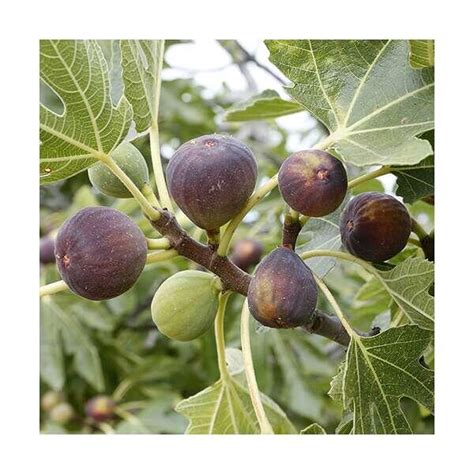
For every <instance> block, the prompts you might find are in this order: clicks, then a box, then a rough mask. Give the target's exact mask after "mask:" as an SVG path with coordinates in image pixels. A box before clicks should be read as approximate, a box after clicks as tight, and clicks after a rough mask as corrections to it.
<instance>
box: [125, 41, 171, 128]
mask: <svg viewBox="0 0 474 474" xmlns="http://www.w3.org/2000/svg"><path fill="white" fill-rule="evenodd" d="M120 50H121V52H122V70H123V81H124V87H125V96H126V97H127V99H128V100H129V102H130V104H131V105H132V108H133V119H134V121H135V127H136V129H137V132H143V131H145V130H147V129H148V128H149V127H150V125H151V124H152V123H153V122H155V123H156V122H157V121H158V117H157V114H158V101H159V97H160V94H159V90H158V87H157V86H158V85H159V84H160V81H161V79H160V72H161V65H162V62H163V52H164V40H121V41H120Z"/></svg>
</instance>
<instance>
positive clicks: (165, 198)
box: [149, 40, 173, 211]
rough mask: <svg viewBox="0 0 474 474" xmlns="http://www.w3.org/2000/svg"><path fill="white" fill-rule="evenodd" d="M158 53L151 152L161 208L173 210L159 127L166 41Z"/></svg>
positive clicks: (162, 42)
mask: <svg viewBox="0 0 474 474" xmlns="http://www.w3.org/2000/svg"><path fill="white" fill-rule="evenodd" d="M159 48H160V49H159V51H158V67H157V70H156V77H157V80H156V93H155V104H154V110H152V111H151V115H152V120H151V127H150V130H149V133H150V151H151V163H152V166H153V175H154V176H155V182H156V188H157V190H158V196H159V199H160V202H161V207H164V208H165V209H168V210H169V211H172V210H173V203H172V202H171V198H170V195H169V192H168V186H167V185H166V180H165V175H164V173H163V165H162V163H161V150H160V130H159V127H158V119H159V116H160V96H161V70H162V69H163V57H164V52H165V41H164V40H163V41H160V46H159Z"/></svg>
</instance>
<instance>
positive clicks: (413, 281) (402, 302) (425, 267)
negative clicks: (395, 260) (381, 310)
mask: <svg viewBox="0 0 474 474" xmlns="http://www.w3.org/2000/svg"><path fill="white" fill-rule="evenodd" d="M377 278H378V279H379V281H380V282H381V283H382V286H383V287H384V289H385V290H386V291H387V292H388V294H389V295H390V296H391V297H392V299H393V300H394V302H395V303H396V304H397V305H398V307H399V308H400V309H401V310H402V311H403V313H404V314H405V315H406V316H407V317H408V319H410V321H412V322H413V323H414V324H417V325H418V326H420V327H421V328H424V329H427V330H431V331H432V330H433V326H434V298H433V297H432V296H431V295H430V294H429V290H430V288H431V286H432V285H433V282H434V265H433V263H432V262H429V261H428V260H424V259H423V258H419V257H418V258H408V259H407V260H405V261H403V262H402V263H400V264H399V265H397V266H396V267H395V268H393V269H392V270H388V271H378V272H377Z"/></svg>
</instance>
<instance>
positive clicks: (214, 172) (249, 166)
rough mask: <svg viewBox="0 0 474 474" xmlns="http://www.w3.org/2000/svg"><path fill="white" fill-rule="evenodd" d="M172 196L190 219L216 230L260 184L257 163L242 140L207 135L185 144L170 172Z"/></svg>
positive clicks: (238, 209) (206, 228)
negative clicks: (258, 182)
mask: <svg viewBox="0 0 474 474" xmlns="http://www.w3.org/2000/svg"><path fill="white" fill-rule="evenodd" d="M166 176H167V180H168V186H169V190H170V194H171V196H172V197H173V199H174V200H175V201H176V204H177V205H178V206H179V207H180V208H181V210H182V211H183V212H184V213H185V214H186V216H187V217H189V219H190V220H191V221H192V222H194V223H195V224H196V225H197V226H198V227H200V228H201V229H205V230H209V231H212V230H216V229H219V227H220V226H222V225H223V224H225V223H226V222H227V221H229V220H230V219H231V218H232V217H234V216H235V215H236V214H238V212H239V211H240V210H241V209H242V208H243V207H244V205H245V203H246V201H247V199H248V198H249V197H250V195H251V194H252V192H253V190H254V188H255V184H256V181H257V162H256V161H255V158H254V156H253V154H252V152H251V151H250V149H249V148H248V147H247V146H246V145H245V144H244V143H242V142H241V141H239V140H237V139H235V138H232V137H227V136H222V135H204V136H202V137H199V138H195V139H193V140H190V141H188V142H186V143H184V144H183V145H182V146H181V147H180V148H178V150H177V151H176V153H175V154H174V155H173V156H172V158H171V160H170V162H169V165H168V168H167V170H166Z"/></svg>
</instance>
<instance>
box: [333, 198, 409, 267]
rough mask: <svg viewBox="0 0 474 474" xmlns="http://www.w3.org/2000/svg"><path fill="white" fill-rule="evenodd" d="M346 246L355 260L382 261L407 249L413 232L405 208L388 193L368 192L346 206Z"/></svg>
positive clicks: (343, 232) (343, 218)
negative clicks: (356, 258) (406, 246)
mask: <svg viewBox="0 0 474 474" xmlns="http://www.w3.org/2000/svg"><path fill="white" fill-rule="evenodd" d="M339 230H340V232H341V240H342V243H343V244H344V247H345V248H346V249H347V250H348V251H349V252H350V253H351V254H352V255H355V256H356V257H359V258H362V259H364V260H368V261H370V262H383V261H384V260H388V259H389V258H392V257H394V256H395V255H397V253H399V252H400V251H401V250H403V249H404V248H405V245H406V244H407V242H408V237H410V233H411V218H410V214H409V213H408V211H407V209H406V207H405V206H404V205H403V204H402V203H401V202H400V201H398V200H397V199H395V198H394V197H392V196H389V195H388V194H383V193H377V192H368V193H362V194H359V195H357V196H356V197H355V198H353V199H352V200H351V201H349V203H348V204H347V206H346V208H345V209H344V211H343V213H342V215H341V220H340V223H339Z"/></svg>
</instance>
